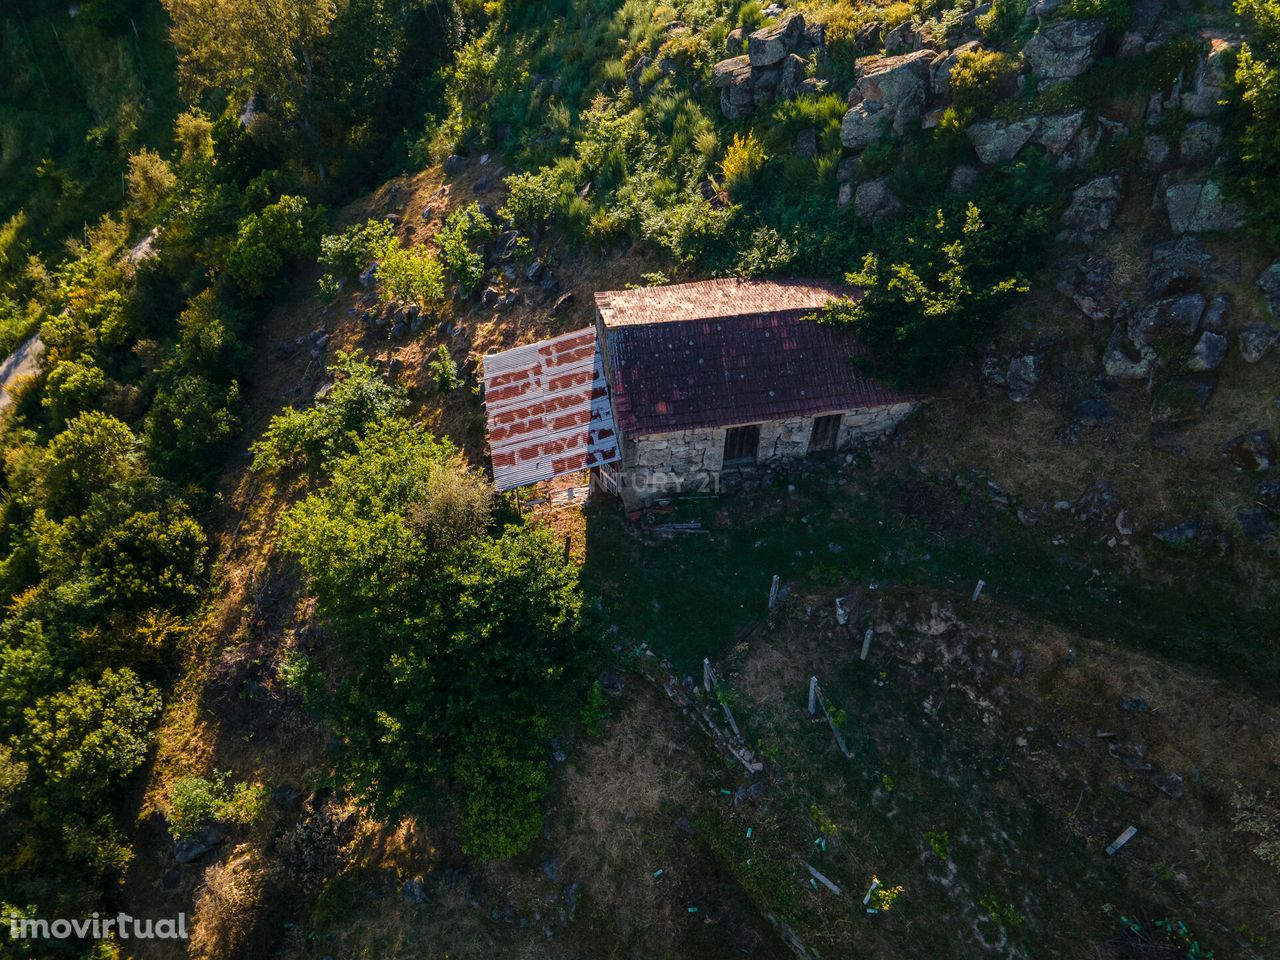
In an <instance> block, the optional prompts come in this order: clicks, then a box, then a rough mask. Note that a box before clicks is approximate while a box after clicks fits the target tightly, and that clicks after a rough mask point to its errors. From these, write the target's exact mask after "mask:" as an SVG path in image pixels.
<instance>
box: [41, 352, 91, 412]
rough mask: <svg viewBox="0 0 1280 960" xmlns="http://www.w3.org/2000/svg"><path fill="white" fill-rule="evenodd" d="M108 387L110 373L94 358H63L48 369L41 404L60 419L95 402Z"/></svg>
mask: <svg viewBox="0 0 1280 960" xmlns="http://www.w3.org/2000/svg"><path fill="white" fill-rule="evenodd" d="M106 389H107V375H106V374H105V373H103V372H102V370H101V368H99V367H97V366H95V365H94V364H93V363H92V361H80V360H62V361H59V362H58V363H55V364H54V365H53V366H52V367H50V368H49V373H48V375H47V376H46V377H45V386H44V391H43V393H41V395H40V404H41V405H42V406H44V407H47V408H48V409H49V412H50V414H51V415H52V416H53V418H54V419H55V420H57V421H63V420H66V419H68V418H70V417H73V416H75V415H76V414H77V413H79V412H81V411H83V410H87V409H89V408H90V407H92V406H95V405H96V401H98V400H100V399H101V398H102V395H103V394H104V393H105V392H106Z"/></svg>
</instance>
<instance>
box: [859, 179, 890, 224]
mask: <svg viewBox="0 0 1280 960" xmlns="http://www.w3.org/2000/svg"><path fill="white" fill-rule="evenodd" d="M853 210H854V213H856V214H857V215H858V216H860V217H861V218H862V219H863V220H866V221H868V222H869V223H878V222H880V221H881V220H891V219H892V218H894V217H896V216H897V215H898V214H899V213H901V212H902V203H901V202H900V201H899V200H898V198H897V197H896V196H895V195H894V193H893V178H892V177H877V178H876V179H875V180H868V181H867V182H866V183H862V184H859V185H858V190H857V193H855V194H854V198H853Z"/></svg>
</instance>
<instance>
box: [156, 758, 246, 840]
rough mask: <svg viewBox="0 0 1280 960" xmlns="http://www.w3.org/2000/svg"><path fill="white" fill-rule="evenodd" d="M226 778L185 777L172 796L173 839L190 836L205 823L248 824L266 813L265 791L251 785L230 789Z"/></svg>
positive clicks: (170, 797)
mask: <svg viewBox="0 0 1280 960" xmlns="http://www.w3.org/2000/svg"><path fill="white" fill-rule="evenodd" d="M227 776H228V775H227V774H225V773H217V772H215V773H214V774H213V776H211V777H183V778H182V779H181V780H178V781H176V782H175V783H174V785H173V791H172V793H171V794H170V796H169V813H168V817H167V819H168V821H169V829H170V830H171V831H172V832H173V834H174V836H177V837H185V836H190V835H191V834H192V833H194V832H195V831H196V830H198V829H199V828H200V827H201V826H202V825H203V824H204V823H206V822H208V821H211V820H221V821H225V822H229V823H239V824H249V823H253V822H254V821H256V820H258V819H259V818H260V817H261V816H262V814H263V813H264V812H265V810H266V803H267V791H266V788H264V787H262V786H258V785H255V784H250V783H238V784H236V785H235V786H234V787H233V788H230V789H229V788H228V787H227Z"/></svg>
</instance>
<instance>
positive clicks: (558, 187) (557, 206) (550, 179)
mask: <svg viewBox="0 0 1280 960" xmlns="http://www.w3.org/2000/svg"><path fill="white" fill-rule="evenodd" d="M574 168H575V165H574V164H573V163H572V162H570V163H569V164H568V165H567V166H566V165H558V166H556V167H543V168H542V169H541V170H538V171H537V172H536V173H516V174H512V175H511V176H509V177H507V181H506V183H507V191H508V192H507V200H506V203H504V204H503V206H502V210H501V213H502V216H503V217H505V218H507V219H508V220H511V221H512V222H513V223H515V224H516V225H517V226H519V227H522V228H524V229H526V230H530V229H534V228H537V227H541V226H543V225H544V224H547V223H550V222H551V221H553V220H555V219H556V217H557V216H558V215H559V214H560V213H561V212H562V211H563V210H564V208H565V206H566V204H568V202H569V201H570V199H571V198H572V197H573V182H572V180H571V179H569V178H568V177H566V176H565V174H566V173H572V171H573V170H574Z"/></svg>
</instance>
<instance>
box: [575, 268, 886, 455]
mask: <svg viewBox="0 0 1280 960" xmlns="http://www.w3.org/2000/svg"><path fill="white" fill-rule="evenodd" d="M856 295H857V291H855V290H853V289H851V288H849V287H844V286H841V285H837V284H831V283H826V282H822V281H811V280H775V281H741V280H710V281H701V282H698V283H689V284H675V285H672V286H666V287H649V288H644V289H637V290H626V291H621V292H616V293H601V294H597V295H596V304H597V306H598V307H599V309H600V312H601V315H602V316H603V318H604V324H605V330H606V336H607V338H608V353H609V359H610V370H609V390H610V393H611V394H612V397H613V409H614V414H615V417H616V419H617V426H618V428H619V429H620V430H621V431H622V432H623V433H624V434H630V435H637V434H638V435H644V434H651V433H668V432H672V431H676V430H691V429H703V428H709V427H724V426H734V425H738V424H748V423H761V422H763V421H766V420H777V419H781V418H784V417H799V416H815V415H819V414H825V413H835V412H837V411H842V410H853V409H859V408H865V407H879V406H885V405H887V404H892V403H898V402H901V401H905V400H907V399H909V398H908V397H907V396H905V395H903V394H901V393H898V392H897V391H895V390H893V389H891V388H889V387H887V386H885V385H884V384H881V383H878V382H877V381H875V380H871V379H869V378H868V377H865V376H862V375H861V374H859V373H858V372H857V370H856V369H855V368H854V365H853V363H852V362H851V361H852V359H853V358H854V357H855V356H857V355H859V354H862V353H865V349H864V348H863V347H862V345H861V344H860V343H858V341H857V340H855V339H854V338H853V337H852V336H850V335H849V334H847V333H843V332H841V331H839V330H838V329H836V328H834V327H831V326H827V325H825V324H819V323H817V322H815V321H814V320H812V319H809V317H810V316H811V315H812V314H813V313H814V312H815V311H816V310H817V309H819V308H820V307H822V306H824V305H825V304H827V303H828V302H830V301H831V300H832V299H833V298H835V297H838V296H856Z"/></svg>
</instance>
